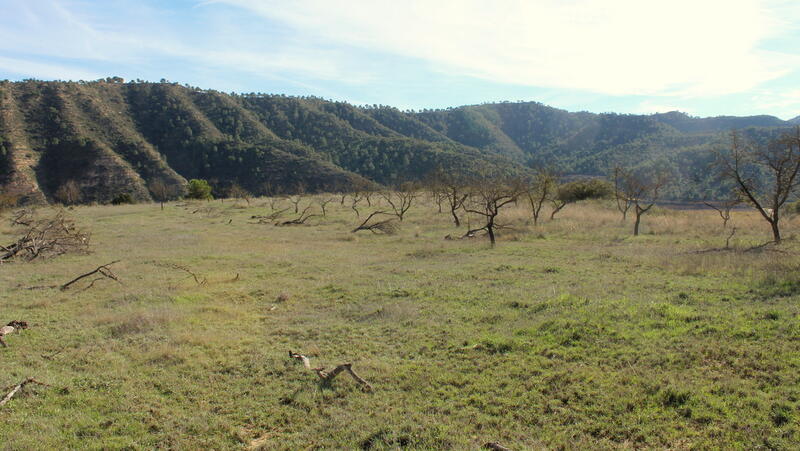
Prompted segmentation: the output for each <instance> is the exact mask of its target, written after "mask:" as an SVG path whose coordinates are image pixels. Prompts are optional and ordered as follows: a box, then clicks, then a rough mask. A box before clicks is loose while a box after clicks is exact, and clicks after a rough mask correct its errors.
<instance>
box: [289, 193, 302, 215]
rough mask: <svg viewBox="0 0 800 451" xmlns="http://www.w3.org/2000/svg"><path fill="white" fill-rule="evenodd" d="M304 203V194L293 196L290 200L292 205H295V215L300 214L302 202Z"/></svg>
mask: <svg viewBox="0 0 800 451" xmlns="http://www.w3.org/2000/svg"><path fill="white" fill-rule="evenodd" d="M302 201H303V195H302V194H296V195H294V196H291V197H290V198H289V202H291V203H292V205H294V212H295V213H300V202H302Z"/></svg>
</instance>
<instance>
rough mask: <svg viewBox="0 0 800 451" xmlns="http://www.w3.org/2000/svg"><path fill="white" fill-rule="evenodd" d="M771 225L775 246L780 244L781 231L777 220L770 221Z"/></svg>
mask: <svg viewBox="0 0 800 451" xmlns="http://www.w3.org/2000/svg"><path fill="white" fill-rule="evenodd" d="M769 225H771V226H772V237H773V238H774V239H775V244H780V242H781V229H780V228H779V226H778V221H777V220H775V221H774V222H772V221H770V223H769Z"/></svg>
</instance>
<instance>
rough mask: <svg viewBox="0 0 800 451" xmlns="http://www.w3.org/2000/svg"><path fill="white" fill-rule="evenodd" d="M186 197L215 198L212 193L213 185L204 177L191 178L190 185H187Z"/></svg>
mask: <svg viewBox="0 0 800 451" xmlns="http://www.w3.org/2000/svg"><path fill="white" fill-rule="evenodd" d="M186 191H187V193H186V197H187V198H189V199H202V200H206V199H213V198H214V196H212V195H211V185H209V184H208V182H207V181H205V180H202V179H191V180H189V186H187V187H186Z"/></svg>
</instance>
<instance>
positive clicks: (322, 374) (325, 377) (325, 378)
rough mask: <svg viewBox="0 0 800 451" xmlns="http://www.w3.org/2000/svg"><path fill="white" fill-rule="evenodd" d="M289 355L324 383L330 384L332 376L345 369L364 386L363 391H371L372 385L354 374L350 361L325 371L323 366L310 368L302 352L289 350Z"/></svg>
mask: <svg viewBox="0 0 800 451" xmlns="http://www.w3.org/2000/svg"><path fill="white" fill-rule="evenodd" d="M289 357H290V358H292V359H296V360H300V361H302V362H303V366H305V367H306V369H307V370H310V371H313V372H315V373H317V376H319V378H320V379H321V380H322V382H323V383H324V384H330V383H331V381H333V378H335V377H336V376H337V375H338V374H339V373H341V372H342V371H347V372H348V373H350V376H352V377H353V379H354V380H355V381H356V382H358V383H359V384H361V386H362V387H363V388H364V390H365V391H372V385H370V383H369V382H367V381H365V380H364V379H362V378H361V376H359V375H358V374H356V372H355V371H353V368H352V363H343V364H341V365H339V366H337V367H336V368H334V369H332V370H331V371H330V372H327V371H325V368H324V367H320V368H312V367H311V361H310V360H309V359H308V357H306V356H304V355H302V354H297V353H294V352H292V351H289Z"/></svg>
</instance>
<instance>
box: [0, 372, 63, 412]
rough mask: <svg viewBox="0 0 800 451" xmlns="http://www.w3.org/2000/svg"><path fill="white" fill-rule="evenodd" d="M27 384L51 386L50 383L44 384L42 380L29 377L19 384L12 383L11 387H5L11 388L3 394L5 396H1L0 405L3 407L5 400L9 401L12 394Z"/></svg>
mask: <svg viewBox="0 0 800 451" xmlns="http://www.w3.org/2000/svg"><path fill="white" fill-rule="evenodd" d="M28 384H37V385H44V386H45V387H51V385H48V384H45V383H44V382H39V381H37V380H36V379H34V378H32V377H29V378H27V379H25V380H24V381H22V382H20V383H19V384H17V385H14V386H13V388H12V387H6V390H7V389H9V388H11V391H10V392H8V394H7V395H6V396H5V398H3V400H2V401H0V407H3V406H4V405H6V403H7V402H9V401H11V398H13V397H14V395H16V394H17V393H18V392H19V391H20V390H22V389H23V388H25V386H26V385H28Z"/></svg>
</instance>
